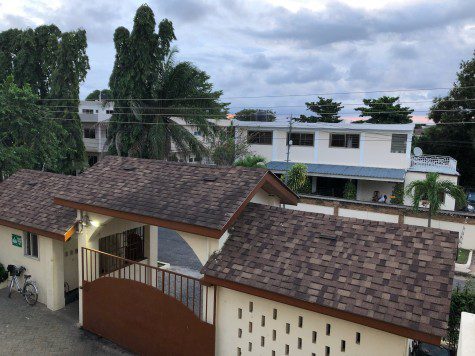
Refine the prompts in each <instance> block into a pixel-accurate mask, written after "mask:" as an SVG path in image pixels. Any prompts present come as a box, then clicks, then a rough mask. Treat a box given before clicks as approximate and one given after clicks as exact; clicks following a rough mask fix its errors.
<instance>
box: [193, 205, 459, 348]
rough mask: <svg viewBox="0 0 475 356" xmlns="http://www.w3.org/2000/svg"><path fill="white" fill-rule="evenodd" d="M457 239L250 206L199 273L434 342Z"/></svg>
mask: <svg viewBox="0 0 475 356" xmlns="http://www.w3.org/2000/svg"><path fill="white" fill-rule="evenodd" d="M457 241H458V234H457V233H456V232H450V231H444V230H439V229H429V228H424V227H417V226H408V225H398V224H393V223H383V222H376V221H367V220H359V219H351V218H342V217H336V216H330V215H323V214H316V213H310V212H304V211H297V210H290V209H282V208H278V207H271V206H264V205H258V204H249V205H248V206H247V208H246V209H245V210H244V212H243V213H242V214H241V216H240V217H239V219H238V220H237V221H236V223H235V224H234V226H233V227H232V229H230V236H229V237H228V239H227V241H226V243H225V244H224V246H223V248H222V250H221V251H220V252H219V253H217V254H216V255H215V256H212V257H211V258H210V259H209V261H208V262H207V263H206V265H205V266H204V267H203V269H202V273H204V274H205V281H206V280H208V282H209V283H213V284H217V285H220V284H221V283H222V282H223V283H224V282H232V283H235V284H239V285H241V286H248V287H252V288H256V289H258V290H263V291H267V292H271V293H273V294H274V295H280V296H285V297H288V298H287V299H286V300H294V301H295V300H297V301H301V302H305V303H306V304H305V305H307V306H309V307H310V310H316V311H319V312H321V313H324V314H328V315H334V316H336V317H339V318H342V319H347V320H351V321H355V320H358V321H355V322H359V323H361V324H365V323H366V324H365V325H368V326H370V325H371V326H373V327H377V328H382V327H381V325H384V327H386V325H395V326H397V327H399V329H397V328H396V329H395V330H396V331H394V330H393V329H394V328H392V329H391V330H393V331H392V332H393V333H397V334H400V335H404V336H406V337H411V336H412V338H416V337H414V336H415V335H416V332H419V334H420V335H419V339H421V340H423V339H425V340H426V341H428V342H436V341H434V340H437V339H439V341H440V337H442V336H444V335H445V333H446V328H447V318H448V314H449V306H450V296H451V289H452V279H453V274H454V260H455V253H456V248H457ZM213 277H214V278H213ZM221 285H223V286H226V285H225V284H221ZM231 285H232V284H231ZM252 288H251V290H254V289H252ZM251 294H252V293H251ZM275 300H278V299H275ZM337 312H338V313H337ZM355 317H358V318H355ZM360 319H361V320H363V321H359V320H360ZM364 320H366V321H368V320H370V321H371V320H376V321H378V322H379V324H381V325H379V324H378V323H376V326H374V325H375V323H373V322H368V323H367V322H366V321H364ZM408 330H409V331H408Z"/></svg>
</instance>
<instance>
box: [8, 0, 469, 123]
mask: <svg viewBox="0 0 475 356" xmlns="http://www.w3.org/2000/svg"><path fill="white" fill-rule="evenodd" d="M141 3H143V0H140V1H134V0H121V1H117V0H95V1H90V0H86V1H84V0H35V1H31V0H15V1H12V0H0V29H1V30H3V29H7V28H10V27H18V28H26V27H34V26H37V25H40V24H45V23H46V24H48V23H55V24H57V25H58V26H59V27H60V28H61V30H63V31H67V30H73V29H76V28H79V27H81V28H84V29H86V31H87V35H88V55H89V59H90V65H91V70H90V72H89V74H88V76H87V79H86V81H85V83H83V85H82V88H81V96H82V97H84V96H86V95H87V94H88V93H89V92H90V91H92V90H94V89H99V88H105V87H107V83H108V80H109V76H110V72H111V68H112V64H113V61H114V55H115V51H114V46H113V42H112V36H113V33H114V30H115V28H117V27H118V26H126V27H128V28H130V29H131V28H132V20H133V16H134V13H135V10H136V9H137V7H138V6H140V5H141ZM148 4H149V5H150V6H151V7H152V9H153V11H154V12H155V15H156V17H157V22H159V21H160V20H161V19H162V18H164V17H166V18H168V19H170V20H171V21H173V24H174V26H175V31H176V34H177V38H178V40H177V41H176V42H175V45H176V46H177V47H178V49H179V51H180V52H179V59H180V60H187V61H192V62H194V63H195V64H196V65H197V66H199V67H200V68H201V69H204V70H206V71H207V72H208V73H209V74H210V75H211V78H212V81H213V83H214V84H215V87H216V88H218V89H222V90H223V91H224V96H225V97H226V98H228V99H226V101H228V102H231V112H235V111H238V110H239V109H240V108H242V107H269V108H271V109H273V110H274V111H276V112H277V114H278V115H280V116H281V117H285V116H287V115H291V114H292V115H299V114H301V113H304V112H305V109H304V107H305V106H304V103H305V101H309V100H312V99H314V98H315V96H312V95H309V96H306V94H317V93H345V92H360V91H377V90H388V89H419V88H446V87H450V86H451V84H452V83H453V81H454V79H455V72H456V71H457V69H458V65H459V63H460V61H461V60H462V59H469V58H471V56H472V53H473V51H474V50H475V1H474V0H446V1H439V0H407V1H406V0H392V1H391V0H359V1H353V0H340V1H330V0H293V1H290V0H215V1H212V0H150V1H148ZM445 92H446V90H424V91H404V92H396V93H390V94H391V95H399V96H400V97H401V99H400V100H401V102H408V103H407V104H406V105H408V106H411V107H413V108H415V109H416V110H417V112H415V113H414V115H415V117H416V119H420V118H419V117H418V116H421V117H423V116H424V115H425V110H426V109H427V108H428V107H429V106H430V102H429V101H430V99H432V98H433V97H434V96H437V95H439V96H440V95H443V94H445ZM382 94H384V93H379V92H378V93H366V94H363V93H353V94H334V95H331V96H333V97H335V98H336V99H338V100H340V101H342V102H343V103H345V104H350V105H347V106H346V107H345V109H343V116H344V117H348V118H350V117H352V116H355V114H354V111H353V108H354V106H355V105H351V104H360V103H361V99H362V98H363V97H377V96H379V95H382ZM388 94H389V93H388ZM263 96H267V97H263ZM242 97H245V98H242ZM414 101H415V103H409V102H414Z"/></svg>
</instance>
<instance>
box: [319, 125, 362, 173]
mask: <svg viewBox="0 0 475 356" xmlns="http://www.w3.org/2000/svg"><path fill="white" fill-rule="evenodd" d="M331 132H332V131H328V130H324V131H320V132H319V141H318V163H321V164H334V165H345V166H359V165H360V150H361V148H344V147H330V133H331ZM338 133H340V132H338ZM360 147H361V146H360Z"/></svg>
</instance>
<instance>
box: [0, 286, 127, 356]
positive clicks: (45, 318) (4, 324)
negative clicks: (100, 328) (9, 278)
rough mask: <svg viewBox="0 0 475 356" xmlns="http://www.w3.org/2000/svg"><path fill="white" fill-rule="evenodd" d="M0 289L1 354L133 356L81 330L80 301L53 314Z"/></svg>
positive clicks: (38, 305) (41, 306)
mask: <svg viewBox="0 0 475 356" xmlns="http://www.w3.org/2000/svg"><path fill="white" fill-rule="evenodd" d="M7 295H8V293H7V289H6V288H5V289H2V290H0V355H27V354H28V355H130V353H128V352H126V351H125V350H123V349H121V348H120V347H119V346H117V345H115V344H114V343H112V342H110V341H107V340H105V339H102V338H100V337H98V336H96V335H94V334H91V333H89V332H87V331H85V330H82V329H79V328H78V327H77V313H78V302H75V303H71V304H69V305H67V306H66V308H64V309H62V310H59V311H56V312H52V311H50V310H49V309H47V308H46V307H45V306H44V305H42V304H39V303H38V304H36V305H35V306H33V307H31V306H29V305H28V304H27V303H26V302H25V300H24V299H23V297H22V296H21V295H20V294H18V293H14V294H13V295H12V298H11V299H9V298H8V297H7Z"/></svg>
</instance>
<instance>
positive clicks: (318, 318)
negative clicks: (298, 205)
mask: <svg viewBox="0 0 475 356" xmlns="http://www.w3.org/2000/svg"><path fill="white" fill-rule="evenodd" d="M250 303H252V311H251V310H250ZM240 309H241V312H239V310H240ZM274 310H275V311H274ZM275 312H276V318H275V319H274V313H275ZM239 313H241V317H239ZM263 317H264V319H263ZM299 317H301V318H302V319H301V321H302V326H301V327H299ZM216 318H217V321H216V355H217V356H232V355H239V350H238V348H239V349H240V352H241V355H265V356H272V355H276V356H281V355H285V354H286V345H288V351H289V352H288V355H292V356H294V355H295V356H299V355H304V356H312V355H325V347H329V348H330V355H332V356H335V355H352V356H360V355H361V356H372V355H375V356H377V355H378V356H379V355H381V354H382V350H384V355H385V356H405V355H408V339H407V338H404V337H401V336H397V335H393V334H389V333H387V332H384V331H380V330H376V329H372V328H369V327H366V326H363V325H359V324H355V323H352V322H348V321H345V320H342V319H337V318H333V317H330V316H326V315H323V314H319V313H315V312H311V311H307V310H304V309H300V308H297V307H293V306H289V305H286V304H282V303H277V302H274V301H271V300H268V299H263V298H259V297H255V296H252V295H249V294H245V293H241V292H236V291H233V290H230V289H226V288H222V287H219V288H218V294H217V310H216ZM287 324H289V331H288V332H287ZM327 324H330V335H326V325H327ZM313 332H316V340H315V342H313V341H314V340H313ZM357 332H358V333H360V343H359V344H357V343H356V333H357ZM274 334H275V337H274ZM299 339H300V341H299ZM342 340H344V341H345V351H344V352H343V351H341V343H342ZM299 343H301V348H299ZM273 351H274V352H275V353H273Z"/></svg>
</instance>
